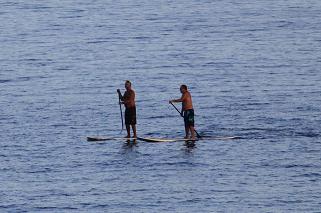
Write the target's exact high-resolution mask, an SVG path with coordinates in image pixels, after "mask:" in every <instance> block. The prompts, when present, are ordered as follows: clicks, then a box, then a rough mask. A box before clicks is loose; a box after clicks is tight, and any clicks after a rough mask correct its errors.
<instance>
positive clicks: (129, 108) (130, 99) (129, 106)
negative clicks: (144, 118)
mask: <svg viewBox="0 0 321 213" xmlns="http://www.w3.org/2000/svg"><path fill="white" fill-rule="evenodd" d="M131 85H132V84H131V82H130V81H126V82H125V88H126V92H125V93H124V95H122V94H121V92H120V90H119V89H117V93H118V95H119V98H120V100H121V101H122V103H123V104H124V105H125V108H126V109H125V125H126V130H127V136H126V138H130V126H131V127H132V130H133V134H134V138H137V134H136V104H135V91H134V90H132V86H131Z"/></svg>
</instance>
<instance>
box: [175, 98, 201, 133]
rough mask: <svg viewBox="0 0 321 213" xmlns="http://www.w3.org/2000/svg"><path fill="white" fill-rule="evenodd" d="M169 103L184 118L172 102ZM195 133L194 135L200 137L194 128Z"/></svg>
mask: <svg viewBox="0 0 321 213" xmlns="http://www.w3.org/2000/svg"><path fill="white" fill-rule="evenodd" d="M170 104H171V105H172V106H173V107H174V108H175V109H176V111H177V112H178V113H179V114H180V115H181V117H182V118H184V116H183V115H182V113H181V112H180V111H179V110H178V109H177V107H176V106H175V105H174V104H173V103H172V102H170ZM194 131H195V133H196V136H197V137H198V138H201V137H202V136H201V135H200V134H198V132H197V131H196V130H195V129H194Z"/></svg>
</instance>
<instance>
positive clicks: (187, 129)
mask: <svg viewBox="0 0 321 213" xmlns="http://www.w3.org/2000/svg"><path fill="white" fill-rule="evenodd" d="M188 136H189V126H187V125H185V139H187V138H188Z"/></svg>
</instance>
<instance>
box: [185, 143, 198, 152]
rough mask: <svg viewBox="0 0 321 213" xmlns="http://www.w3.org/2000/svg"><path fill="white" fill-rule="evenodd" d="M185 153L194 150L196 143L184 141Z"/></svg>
mask: <svg viewBox="0 0 321 213" xmlns="http://www.w3.org/2000/svg"><path fill="white" fill-rule="evenodd" d="M184 146H185V149H184V150H185V152H186V153H192V152H193V150H194V149H195V148H196V142H195V141H185V143H184Z"/></svg>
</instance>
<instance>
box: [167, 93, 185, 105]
mask: <svg viewBox="0 0 321 213" xmlns="http://www.w3.org/2000/svg"><path fill="white" fill-rule="evenodd" d="M185 98H186V95H185V94H183V95H182V97H181V98H179V99H173V100H170V101H169V102H170V103H175V102H183V101H184V100H185Z"/></svg>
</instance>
